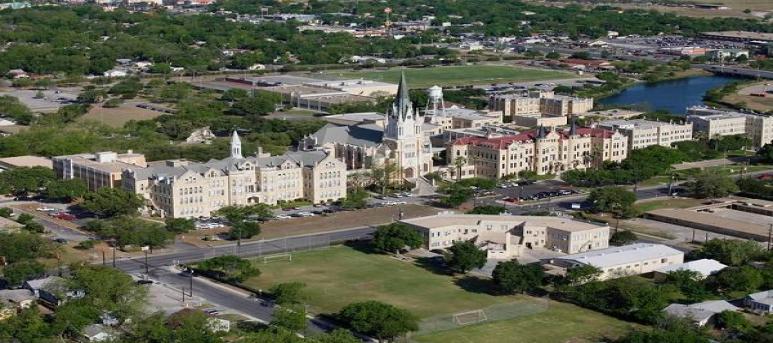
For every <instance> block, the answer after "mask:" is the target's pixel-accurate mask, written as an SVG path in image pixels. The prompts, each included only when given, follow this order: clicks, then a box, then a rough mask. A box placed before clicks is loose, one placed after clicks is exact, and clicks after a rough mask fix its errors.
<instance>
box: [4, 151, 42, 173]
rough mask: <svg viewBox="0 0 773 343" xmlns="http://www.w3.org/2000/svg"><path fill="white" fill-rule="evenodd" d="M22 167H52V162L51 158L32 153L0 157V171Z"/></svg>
mask: <svg viewBox="0 0 773 343" xmlns="http://www.w3.org/2000/svg"><path fill="white" fill-rule="evenodd" d="M23 167H43V168H48V169H52V168H53V162H51V159H49V158H46V157H40V156H32V155H25V156H14V157H5V158H0V171H2V170H8V169H14V168H23Z"/></svg>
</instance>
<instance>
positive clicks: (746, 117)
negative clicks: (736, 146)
mask: <svg viewBox="0 0 773 343" xmlns="http://www.w3.org/2000/svg"><path fill="white" fill-rule="evenodd" d="M687 121H688V122H690V123H692V125H693V131H694V132H696V133H697V132H700V133H702V134H703V135H704V136H705V137H706V138H714V137H717V136H730V135H746V137H748V138H749V139H750V140H751V141H752V146H753V147H755V148H759V147H762V146H764V145H765V144H769V143H771V142H773V117H771V116H761V115H755V114H749V113H740V112H732V111H723V110H717V109H713V108H708V107H703V106H693V107H690V108H688V109H687Z"/></svg>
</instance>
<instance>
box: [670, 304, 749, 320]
mask: <svg viewBox="0 0 773 343" xmlns="http://www.w3.org/2000/svg"><path fill="white" fill-rule="evenodd" d="M663 311H664V312H666V313H668V314H670V315H672V316H676V317H681V318H691V319H693V320H695V321H698V322H702V321H704V320H707V319H709V318H711V316H713V315H715V314H717V313H720V312H723V311H738V307H735V306H733V305H732V304H730V303H729V302H727V301H724V300H712V301H704V302H702V303H695V304H690V305H684V304H671V305H668V306H667V307H666V308H665V309H663Z"/></svg>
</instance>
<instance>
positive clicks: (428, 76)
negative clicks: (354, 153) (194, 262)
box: [327, 65, 576, 88]
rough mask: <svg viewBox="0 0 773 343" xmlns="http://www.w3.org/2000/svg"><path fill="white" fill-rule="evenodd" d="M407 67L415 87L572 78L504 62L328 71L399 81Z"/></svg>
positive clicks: (342, 75) (409, 80)
mask: <svg viewBox="0 0 773 343" xmlns="http://www.w3.org/2000/svg"><path fill="white" fill-rule="evenodd" d="M401 71H404V72H405V76H406V78H407V79H408V86H409V87H411V88H429V87H432V86H433V85H438V86H458V85H480V84H490V83H503V82H527V81H541V80H556V79H571V78H574V77H576V76H575V75H574V74H572V73H567V72H562V71H553V70H542V69H532V68H521V67H511V66H502V65H465V66H448V67H427V68H391V69H388V70H386V69H382V70H376V69H371V70H360V71H328V72H327V73H328V75H331V76H336V77H340V78H347V79H348V78H354V79H359V78H363V79H367V80H375V81H386V82H392V83H397V82H398V81H399V80H400V72H401Z"/></svg>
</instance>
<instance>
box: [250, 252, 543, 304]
mask: <svg viewBox="0 0 773 343" xmlns="http://www.w3.org/2000/svg"><path fill="white" fill-rule="evenodd" d="M255 263H256V265H257V267H258V268H259V269H260V270H261V275H260V276H259V277H257V278H253V279H249V280H247V281H246V282H245V284H246V285H247V286H250V287H253V288H258V289H268V288H269V287H271V286H272V285H274V284H277V283H281V282H289V281H300V282H303V283H305V284H306V288H305V293H306V294H305V295H306V297H307V302H308V304H309V305H310V306H311V308H310V310H311V312H314V313H333V312H337V311H338V310H340V309H341V308H342V307H344V306H346V305H348V304H350V303H353V302H358V301H365V300H378V301H382V302H385V303H389V304H392V305H395V306H399V307H402V308H405V309H408V310H410V311H411V312H413V313H414V314H416V315H417V316H419V317H421V318H425V317H431V316H436V315H442V314H452V313H457V312H463V311H469V310H476V309H480V308H484V307H487V306H489V305H492V304H496V303H505V302H515V301H529V299H530V298H528V297H522V296H507V297H502V296H493V295H489V294H486V293H485V290H486V287H488V285H489V283H488V281H485V280H480V279H477V278H467V279H463V280H460V279H458V278H454V277H451V276H447V275H441V274H437V273H433V272H431V271H428V270H427V269H425V268H423V267H421V266H418V265H416V264H414V263H411V262H404V261H399V260H396V259H394V258H392V257H390V256H388V255H381V254H372V253H366V252H362V251H359V250H357V249H354V248H351V247H346V246H334V247H331V248H329V249H326V250H317V251H310V252H304V253H297V254H293V258H292V262H289V261H281V262H280V261H277V262H270V263H268V264H264V263H263V262H262V260H261V259H256V260H255ZM459 283H462V284H463V285H464V287H467V288H468V289H470V288H473V289H474V291H466V290H465V289H463V288H462V286H460V284H459Z"/></svg>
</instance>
